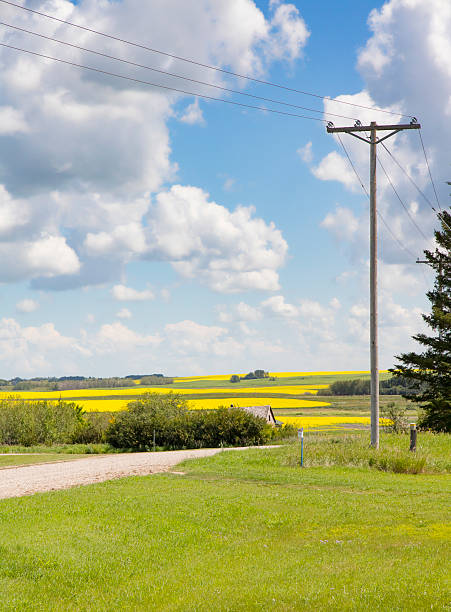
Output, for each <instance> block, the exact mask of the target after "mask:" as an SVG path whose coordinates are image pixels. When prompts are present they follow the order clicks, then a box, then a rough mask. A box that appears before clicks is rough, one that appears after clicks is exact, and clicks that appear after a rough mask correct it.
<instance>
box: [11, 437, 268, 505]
mask: <svg viewBox="0 0 451 612" xmlns="http://www.w3.org/2000/svg"><path fill="white" fill-rule="evenodd" d="M259 448H268V447H259ZM222 450H224V451H226V450H241V449H237V448H235V449H220V448H202V449H196V450H186V451H166V452H156V453H127V454H118V455H96V456H92V455H91V456H89V457H86V458H83V459H75V460H74V461H61V462H53V463H41V464H37V465H26V466H18V467H12V468H8V469H3V470H0V499H4V498H6V497H20V496H22V495H32V494H33V493H39V492H43V491H54V490H56V489H67V488H69V487H75V486H79V485H86V484H92V483H95V482H103V481H104V480H111V479H113V478H123V477H125V476H145V475H147V474H153V473H156V472H165V471H167V470H169V469H170V468H172V467H174V466H175V465H177V463H180V462H181V461H184V460H185V459H194V458H199V457H211V456H212V455H216V454H217V453H220V452H221V451H222Z"/></svg>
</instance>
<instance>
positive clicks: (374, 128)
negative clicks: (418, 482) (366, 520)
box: [327, 117, 421, 448]
mask: <svg viewBox="0 0 451 612" xmlns="http://www.w3.org/2000/svg"><path fill="white" fill-rule="evenodd" d="M420 127H421V126H420V124H419V123H417V120H416V119H415V117H413V118H412V121H411V122H410V123H404V124H402V123H400V124H397V125H396V124H395V125H378V124H377V123H376V122H375V121H372V122H371V123H370V125H362V124H361V122H360V121H356V123H355V124H354V125H353V126H352V127H335V126H334V124H333V123H332V122H329V123H328V124H327V131H328V133H329V134H333V133H339V132H342V133H345V134H350V135H351V136H354V137H355V138H358V139H359V140H362V141H363V142H366V143H368V144H369V145H370V360H371V446H373V447H374V448H379V356H378V334H377V331H378V316H377V203H376V191H377V190H376V160H377V155H376V147H377V145H378V144H379V143H380V142H382V141H383V140H386V139H387V138H390V136H394V135H395V134H398V132H401V131H402V130H418V129H420ZM378 131H385V132H387V131H388V132H390V133H389V134H386V135H385V136H382V137H381V138H379V139H378V137H377V132H378ZM360 132H369V133H370V135H369V137H368V135H367V134H364V135H360Z"/></svg>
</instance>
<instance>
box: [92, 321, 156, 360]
mask: <svg viewBox="0 0 451 612" xmlns="http://www.w3.org/2000/svg"><path fill="white" fill-rule="evenodd" d="M161 342H162V339H161V338H160V336H158V335H151V334H148V335H142V334H138V333H137V332H135V331H133V330H132V329H130V328H128V327H126V326H125V325H124V324H123V323H120V322H119V321H116V322H115V323H111V324H105V325H102V327H101V328H100V330H99V332H98V333H97V334H96V336H95V337H94V339H93V340H92V342H91V343H90V344H91V345H92V347H93V349H94V350H96V351H97V352H98V353H114V352H115V351H118V350H121V349H125V350H132V349H135V348H137V347H148V346H150V347H156V346H158V345H159V344H160V343H161Z"/></svg>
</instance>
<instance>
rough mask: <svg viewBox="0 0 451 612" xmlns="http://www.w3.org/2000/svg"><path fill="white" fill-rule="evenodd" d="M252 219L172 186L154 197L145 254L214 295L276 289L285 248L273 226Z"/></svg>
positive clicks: (243, 210)
mask: <svg viewBox="0 0 451 612" xmlns="http://www.w3.org/2000/svg"><path fill="white" fill-rule="evenodd" d="M253 214H254V209H253V208H245V207H238V208H236V209H235V210H234V211H233V212H230V211H229V210H227V208H225V207H224V206H221V205H219V204H216V203H215V202H212V201H211V200H209V197H208V194H207V193H205V192H204V191H203V190H202V189H199V188H197V187H183V186H181V185H175V186H173V187H172V188H171V190H170V191H168V192H165V193H160V194H159V195H158V196H157V203H156V206H155V207H154V209H153V210H152V214H151V216H150V218H149V231H150V237H149V244H150V245H151V249H150V254H149V255H150V256H152V257H154V258H156V259H162V260H167V261H170V262H171V263H172V266H173V267H174V269H175V270H176V271H177V272H178V273H179V274H180V275H181V276H184V277H185V278H196V279H198V280H200V281H201V282H203V283H205V284H206V285H208V286H209V287H210V288H212V289H213V290H215V291H219V292H224V293H233V292H236V291H243V290H251V289H259V290H265V291H268V290H269V291H273V290H276V289H278V287H279V278H278V273H277V270H278V268H280V267H281V266H282V265H283V263H284V261H285V257H286V252H287V243H286V242H285V240H284V239H283V237H282V235H281V233H280V231H279V230H277V229H276V228H275V226H274V224H273V223H269V224H267V223H265V222H264V221H263V220H262V219H259V218H256V217H254V216H253Z"/></svg>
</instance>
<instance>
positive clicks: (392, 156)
mask: <svg viewBox="0 0 451 612" xmlns="http://www.w3.org/2000/svg"><path fill="white" fill-rule="evenodd" d="M0 1H1V0H0ZM381 145H382V146H383V147H384V149H385V150H386V151H387V153H388V154H389V155H390V157H391V158H392V160H393V161H394V162H395V164H396V165H397V166H398V168H399V169H400V170H401V171H402V172H403V173H404V174H405V175H406V176H407V178H408V179H409V181H410V182H411V183H412V185H413V186H414V187H415V189H416V190H417V191H418V193H419V194H420V195H421V196H423V198H424V199H425V200H426V202H427V203H428V204H429V206H430V207H431V208H432V210H433V211H434V212H437V211H436V210H435V208H434V206H433V204H432V202H431V201H430V199H429V198H428V197H427V196H426V195H425V193H424V192H423V191H422V190H421V189H420V188H419V187H418V185H417V184H416V183H415V181H414V180H413V178H412V177H411V176H410V174H409V173H408V172H407V170H406V169H405V168H404V167H403V166H402V165H401V164H400V163H399V161H398V160H397V159H396V157H395V156H394V155H393V153H392V152H391V151H390V149H388V148H387V147H386V145H385V143H383V142H381Z"/></svg>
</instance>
